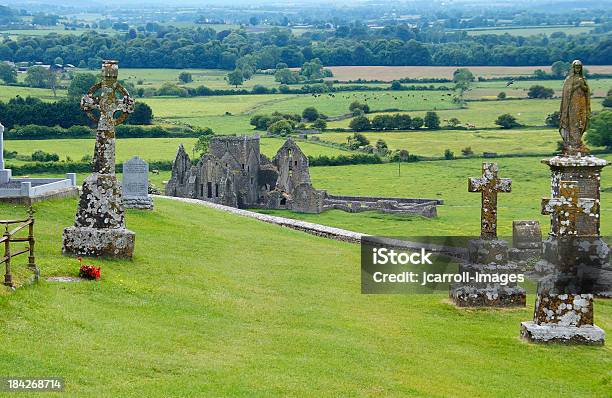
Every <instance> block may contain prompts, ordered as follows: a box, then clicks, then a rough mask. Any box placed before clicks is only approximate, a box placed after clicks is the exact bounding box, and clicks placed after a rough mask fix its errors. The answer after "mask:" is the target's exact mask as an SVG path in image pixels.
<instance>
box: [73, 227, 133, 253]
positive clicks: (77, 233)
mask: <svg viewBox="0 0 612 398" xmlns="http://www.w3.org/2000/svg"><path fill="white" fill-rule="evenodd" d="M135 239H136V235H135V234H134V232H132V231H130V230H128V229H126V228H113V229H99V228H91V227H68V228H65V229H64V234H63V236H62V253H63V254H67V255H76V256H89V257H114V258H131V257H132V256H133V254H134V243H135Z"/></svg>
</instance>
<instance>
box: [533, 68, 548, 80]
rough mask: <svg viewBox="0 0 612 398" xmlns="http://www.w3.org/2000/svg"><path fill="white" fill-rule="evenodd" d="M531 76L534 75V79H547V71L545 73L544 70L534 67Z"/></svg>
mask: <svg viewBox="0 0 612 398" xmlns="http://www.w3.org/2000/svg"><path fill="white" fill-rule="evenodd" d="M533 77H535V78H536V79H547V78H548V73H546V71H545V70H542V69H536V70H534V71H533Z"/></svg>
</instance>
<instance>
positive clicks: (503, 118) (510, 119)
mask: <svg viewBox="0 0 612 398" xmlns="http://www.w3.org/2000/svg"><path fill="white" fill-rule="evenodd" d="M495 124H497V125H498V126H500V127H501V128H502V129H512V128H515V127H521V124H520V123H519V122H518V121H517V120H516V118H515V117H514V116H512V115H511V114H509V113H504V114H503V115H500V116H499V117H498V118H497V120H495Z"/></svg>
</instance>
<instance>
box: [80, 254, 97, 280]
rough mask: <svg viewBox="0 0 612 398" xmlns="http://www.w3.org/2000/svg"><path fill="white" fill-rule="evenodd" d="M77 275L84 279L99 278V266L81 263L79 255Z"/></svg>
mask: <svg viewBox="0 0 612 398" xmlns="http://www.w3.org/2000/svg"><path fill="white" fill-rule="evenodd" d="M79 264H81V268H80V269H79V276H80V277H81V278H84V279H90V280H96V281H97V280H98V279H100V267H98V268H96V267H94V266H93V264H83V259H82V258H81V257H79Z"/></svg>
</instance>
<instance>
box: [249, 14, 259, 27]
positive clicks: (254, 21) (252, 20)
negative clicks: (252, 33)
mask: <svg viewBox="0 0 612 398" xmlns="http://www.w3.org/2000/svg"><path fill="white" fill-rule="evenodd" d="M249 23H250V24H251V25H253V26H255V25H258V24H259V18H257V17H256V16H254V15H253V16H252V17H250V18H249Z"/></svg>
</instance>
